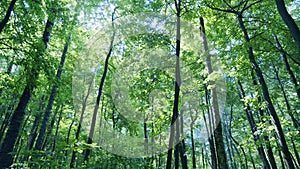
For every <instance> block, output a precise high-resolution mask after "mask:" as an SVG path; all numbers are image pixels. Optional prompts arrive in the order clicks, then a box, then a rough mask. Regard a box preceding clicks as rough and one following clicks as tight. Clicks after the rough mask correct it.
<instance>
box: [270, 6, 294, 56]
mask: <svg viewBox="0 0 300 169" xmlns="http://www.w3.org/2000/svg"><path fill="white" fill-rule="evenodd" d="M275 2H276V6H277V10H278V12H279V14H280V16H281V18H282V20H283V21H284V23H285V24H286V25H287V27H288V28H289V30H290V33H291V35H292V37H293V38H294V40H295V42H296V45H297V47H298V52H299V54H300V30H299V27H298V26H297V24H296V22H295V21H294V19H293V18H292V17H291V15H290V14H289V13H288V11H287V9H286V7H285V2H284V0H275Z"/></svg>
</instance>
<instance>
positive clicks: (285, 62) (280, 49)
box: [273, 34, 300, 102]
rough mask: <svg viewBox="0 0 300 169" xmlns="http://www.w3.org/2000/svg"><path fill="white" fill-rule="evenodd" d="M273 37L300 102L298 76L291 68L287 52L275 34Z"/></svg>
mask: <svg viewBox="0 0 300 169" xmlns="http://www.w3.org/2000/svg"><path fill="white" fill-rule="evenodd" d="M298 36H300V35H298ZM273 37H274V39H275V42H276V45H277V48H278V49H279V51H280V54H281V57H282V60H283V63H284V66H285V69H286V70H287V72H288V73H289V75H290V77H291V79H292V82H293V84H294V88H295V90H296V93H297V96H298V100H299V102H300V87H299V84H298V81H297V79H296V76H295V74H294V72H293V71H292V69H291V67H290V64H289V61H288V58H287V56H286V52H285V51H284V49H283V47H282V46H281V44H280V42H279V40H278V38H277V36H276V35H275V34H273Z"/></svg>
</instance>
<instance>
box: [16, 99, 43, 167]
mask: <svg viewBox="0 0 300 169" xmlns="http://www.w3.org/2000/svg"><path fill="white" fill-rule="evenodd" d="M43 107H44V96H42V97H41V100H40V102H39V108H38V112H37V114H36V115H35V117H34V118H35V119H34V121H33V124H32V127H31V130H30V134H29V137H28V138H27V144H26V147H25V150H31V149H32V147H33V143H34V140H35V139H36V136H37V130H38V126H39V123H40V119H41V117H42V113H41V112H42V111H43ZM28 157H29V155H28V154H25V155H24V156H23V158H22V160H21V162H24V161H27V160H28Z"/></svg>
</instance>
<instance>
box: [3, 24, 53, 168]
mask: <svg viewBox="0 0 300 169" xmlns="http://www.w3.org/2000/svg"><path fill="white" fill-rule="evenodd" d="M52 27H53V22H51V21H50V20H47V23H46V27H45V30H44V34H43V42H44V49H43V50H41V51H42V52H41V53H40V54H39V56H38V57H42V55H43V53H44V52H45V49H46V48H47V46H48V42H49V40H50V34H51V29H52ZM37 63H38V62H37ZM38 71H39V68H37V69H36V68H34V67H32V69H31V70H30V72H31V74H32V76H33V77H32V78H30V80H28V81H27V84H26V87H25V88H24V90H23V93H22V95H21V98H20V100H19V103H18V105H17V108H16V109H15V111H14V113H13V115H12V118H11V121H10V123H9V126H8V130H7V132H6V136H5V138H4V140H3V143H2V146H1V150H0V161H2V162H1V163H0V168H8V167H9V166H10V165H11V164H12V162H13V156H12V154H10V153H11V152H12V151H13V148H14V145H15V143H16V140H17V138H18V135H19V131H20V127H21V123H22V122H23V119H24V116H25V110H26V108H27V105H28V103H29V100H30V98H31V94H32V91H33V90H34V88H35V85H36V81H37V79H38V75H39V73H38Z"/></svg>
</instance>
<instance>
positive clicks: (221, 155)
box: [200, 17, 228, 169]
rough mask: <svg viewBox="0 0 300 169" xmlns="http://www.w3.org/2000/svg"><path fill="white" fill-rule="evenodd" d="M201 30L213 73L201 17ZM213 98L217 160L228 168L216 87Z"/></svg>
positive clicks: (208, 67)
mask: <svg viewBox="0 0 300 169" xmlns="http://www.w3.org/2000/svg"><path fill="white" fill-rule="evenodd" d="M200 32H201V37H202V39H203V42H202V43H203V46H204V52H205V54H206V67H207V70H208V74H211V73H213V69H212V64H211V55H210V54H209V49H208V44H207V38H206V34H205V27H204V20H203V18H202V17H201V18H200ZM209 84H210V85H215V82H214V81H210V82H209ZM211 95H212V96H211V98H212V113H213V116H214V125H215V127H216V128H215V130H214V131H213V132H214V138H215V145H216V152H217V161H218V168H219V169H228V165H227V159H226V153H225V146H224V142H223V131H222V120H221V118H220V110H219V103H218V95H217V90H216V88H213V89H212V90H211Z"/></svg>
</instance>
